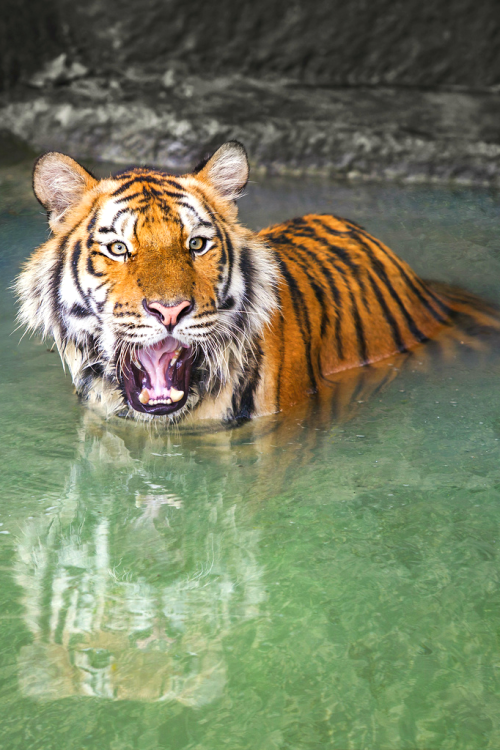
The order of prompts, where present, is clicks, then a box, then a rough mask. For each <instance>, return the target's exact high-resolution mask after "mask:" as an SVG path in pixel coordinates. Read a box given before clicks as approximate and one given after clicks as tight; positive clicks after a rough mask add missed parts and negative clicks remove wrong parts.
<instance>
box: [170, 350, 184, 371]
mask: <svg viewBox="0 0 500 750" xmlns="http://www.w3.org/2000/svg"><path fill="white" fill-rule="evenodd" d="M181 351H182V350H181V347H179V348H178V349H176V350H175V352H174V356H173V357H172V359H171V360H170V365H169V367H171V366H172V365H175V363H176V362H177V360H178V359H179V355H180V353H181Z"/></svg>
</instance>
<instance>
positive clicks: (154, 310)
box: [144, 299, 192, 331]
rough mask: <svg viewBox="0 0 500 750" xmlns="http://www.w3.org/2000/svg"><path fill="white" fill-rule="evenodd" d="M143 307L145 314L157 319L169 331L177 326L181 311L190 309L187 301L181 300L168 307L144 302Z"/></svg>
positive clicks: (158, 303) (157, 303) (189, 303)
mask: <svg viewBox="0 0 500 750" xmlns="http://www.w3.org/2000/svg"><path fill="white" fill-rule="evenodd" d="M144 307H145V309H146V310H147V312H149V313H151V315H154V316H155V317H156V318H158V320H160V321H161V322H162V323H163V325H164V326H165V327H166V328H168V329H169V330H170V331H171V330H172V328H173V327H174V326H175V325H177V322H178V320H179V317H180V316H181V313H182V312H183V310H186V308H189V309H191V307H192V305H191V302H189V301H188V300H187V299H185V300H182V302H179V304H178V305H169V306H168V307H167V306H166V305H162V304H161V302H146V300H144Z"/></svg>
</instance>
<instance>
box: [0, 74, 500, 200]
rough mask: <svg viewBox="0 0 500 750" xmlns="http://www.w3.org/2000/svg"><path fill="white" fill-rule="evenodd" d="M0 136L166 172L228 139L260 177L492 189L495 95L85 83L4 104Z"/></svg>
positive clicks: (246, 84) (251, 83)
mask: <svg viewBox="0 0 500 750" xmlns="http://www.w3.org/2000/svg"><path fill="white" fill-rule="evenodd" d="M0 129H4V130H6V131H8V132H10V133H12V134H14V135H15V136H17V137H18V138H20V139H22V140H23V141H25V142H26V143H28V144H29V145H30V146H31V147H32V148H34V149H35V150H37V151H47V150H51V149H53V150H60V151H63V152H66V153H69V154H71V155H72V156H74V157H76V158H82V159H93V160H99V161H111V162H117V163H123V164H134V163H136V164H144V163H147V164H151V165H157V166H160V167H165V168H168V169H173V170H184V169H190V168H191V167H192V166H193V165H194V164H196V162H197V161H198V160H199V159H201V158H203V157H204V156H205V155H206V154H207V153H209V152H211V151H213V150H214V149H215V148H217V146H219V145H220V144H221V143H223V142H224V141H226V140H230V139H233V138H236V139H238V140H240V141H242V142H243V143H244V144H245V146H246V148H247V150H248V153H249V156H250V159H251V162H252V166H253V167H254V168H258V169H261V170H266V171H268V172H270V173H278V174H306V173H308V174H324V175H329V176H335V177H344V178H348V179H364V180H401V181H404V182H438V183H445V182H451V183H455V184H462V185H482V186H491V187H498V186H500V94H498V93H495V92H463V91H423V90H416V89H408V88H334V89H332V88H319V87H312V88H309V87H306V86H301V85H292V84H289V83H288V84H283V83H278V82H270V81H264V82H260V81H257V80H252V79H248V78H242V77H238V76H233V77H227V78H216V79H212V80H205V79H202V78H195V77H190V78H187V79H185V80H184V81H183V82H182V84H179V85H176V86H169V85H168V81H167V82H166V85H165V82H163V83H162V80H161V79H160V78H155V77H153V76H144V77H142V78H141V76H140V75H139V76H138V77H137V79H134V80H130V79H123V80H119V79H116V80H109V79H100V78H91V77H87V78H82V79H80V80H76V81H73V82H71V83H70V84H68V85H64V86H58V87H53V88H49V87H46V88H44V89H40V90H33V89H29V88H27V87H26V88H23V89H18V90H17V91H16V92H15V94H11V95H10V96H9V97H8V98H7V97H5V96H4V97H3V99H1V100H0Z"/></svg>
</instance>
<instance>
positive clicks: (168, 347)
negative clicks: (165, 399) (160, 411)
mask: <svg viewBox="0 0 500 750" xmlns="http://www.w3.org/2000/svg"><path fill="white" fill-rule="evenodd" d="M181 346H182V345H181V344H180V343H179V342H178V341H177V339H174V337H173V336H167V338H166V339H163V341H159V342H158V343H157V344H155V345H154V346H150V347H148V348H147V349H141V350H140V351H139V352H138V353H137V358H138V359H139V361H140V363H141V365H142V367H143V368H144V369H145V370H146V372H147V373H148V375H149V380H150V383H151V386H150V387H148V388H147V390H148V393H149V397H150V398H159V397H161V396H168V393H169V391H170V388H171V386H172V383H171V382H170V383H169V382H168V380H167V370H168V366H169V364H170V361H171V359H172V357H173V356H174V353H175V351H176V350H177V349H179V348H180V347H181Z"/></svg>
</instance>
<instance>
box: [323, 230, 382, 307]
mask: <svg viewBox="0 0 500 750" xmlns="http://www.w3.org/2000/svg"><path fill="white" fill-rule="evenodd" d="M316 222H317V223H318V224H320V226H321V227H322V228H323V229H325V230H326V231H327V232H328V233H329V234H331V235H333V236H338V235H337V233H336V232H335V230H333V229H331V228H330V227H329V226H328V225H327V224H325V223H324V222H323V221H321V220H319V219H316ZM315 241H316V242H317V243H318V244H319V245H322V246H323V247H324V248H325V249H326V250H330V251H333V253H334V254H335V255H336V256H337V257H338V259H339V260H340V261H342V263H344V265H345V266H347V268H348V269H349V270H350V271H351V273H352V275H353V277H354V278H355V279H356V280H357V281H358V283H359V287H360V292H361V299H362V300H363V304H364V305H365V307H366V309H367V310H369V309H370V305H369V302H368V300H367V297H366V289H365V282H364V279H363V276H362V274H361V269H360V267H359V266H358V264H357V263H355V262H354V261H353V259H352V258H351V256H350V255H349V252H348V251H347V250H346V249H345V247H341V246H340V245H333V244H332V243H330V242H328V240H327V239H325V238H324V237H321V236H320V235H318V234H317V235H316V237H315ZM337 268H338V266H337ZM339 270H340V269H339Z"/></svg>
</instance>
